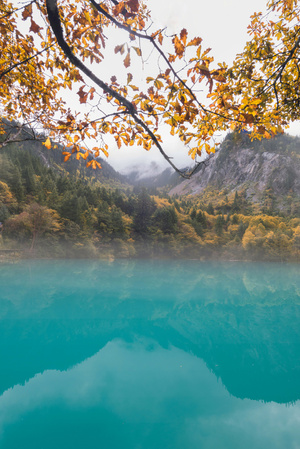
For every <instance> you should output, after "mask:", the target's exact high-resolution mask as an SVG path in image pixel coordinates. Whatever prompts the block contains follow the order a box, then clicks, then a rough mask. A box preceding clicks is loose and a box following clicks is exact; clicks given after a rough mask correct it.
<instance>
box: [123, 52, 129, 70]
mask: <svg viewBox="0 0 300 449" xmlns="http://www.w3.org/2000/svg"><path fill="white" fill-rule="evenodd" d="M124 66H125V67H126V69H127V67H129V66H130V53H129V51H128V53H127V56H126V58H125V59H124Z"/></svg>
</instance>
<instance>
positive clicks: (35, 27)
mask: <svg viewBox="0 0 300 449" xmlns="http://www.w3.org/2000/svg"><path fill="white" fill-rule="evenodd" d="M42 29H43V28H42V27H40V26H39V25H38V24H37V23H35V21H34V20H32V19H31V27H30V29H29V31H33V32H34V33H39V32H40V30H42Z"/></svg>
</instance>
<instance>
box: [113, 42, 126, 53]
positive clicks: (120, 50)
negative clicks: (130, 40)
mask: <svg viewBox="0 0 300 449" xmlns="http://www.w3.org/2000/svg"><path fill="white" fill-rule="evenodd" d="M124 46H125V44H122V45H117V46H116V47H115V53H116V54H117V53H119V52H120V53H121V55H122V54H123V53H124Z"/></svg>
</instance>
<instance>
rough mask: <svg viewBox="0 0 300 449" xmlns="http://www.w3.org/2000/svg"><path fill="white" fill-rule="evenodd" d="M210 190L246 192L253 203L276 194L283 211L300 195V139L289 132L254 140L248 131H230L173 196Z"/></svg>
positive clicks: (176, 187)
mask: <svg viewBox="0 0 300 449" xmlns="http://www.w3.org/2000/svg"><path fill="white" fill-rule="evenodd" d="M207 189H211V190H212V189H215V190H218V191H220V190H222V189H226V190H227V191H228V193H230V192H234V191H241V190H243V191H245V193H246V197H247V198H248V199H249V200H251V201H252V202H253V203H260V204H262V203H263V202H264V201H265V198H266V195H269V196H271V197H273V199H274V201H275V203H276V207H277V208H278V210H279V211H284V210H285V209H286V207H287V202H288V201H289V199H291V198H298V199H299V198H300V139H299V138H298V137H291V136H288V135H280V136H276V137H275V138H273V139H263V140H261V141H254V142H251V141H250V139H249V138H248V136H247V135H246V134H229V135H228V136H227V137H226V138H225V140H224V142H223V143H222V145H221V147H220V149H219V151H218V152H217V153H216V154H215V156H214V157H212V158H211V159H210V160H209V161H208V162H207V163H206V164H203V165H201V166H200V167H199V170H198V171H197V173H195V174H194V175H193V177H192V178H191V179H189V180H183V181H182V182H181V183H180V184H179V185H177V186H175V187H174V188H172V189H171V191H170V194H171V195H175V194H178V195H199V194H202V193H203V192H205V191H206V190H207Z"/></svg>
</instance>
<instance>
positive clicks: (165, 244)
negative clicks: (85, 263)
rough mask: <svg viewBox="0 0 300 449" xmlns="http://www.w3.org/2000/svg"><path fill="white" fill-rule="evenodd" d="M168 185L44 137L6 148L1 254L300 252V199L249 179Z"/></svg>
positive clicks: (289, 256)
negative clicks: (93, 161)
mask: <svg viewBox="0 0 300 449" xmlns="http://www.w3.org/2000/svg"><path fill="white" fill-rule="evenodd" d="M226 142H227V143H226ZM226 142H225V143H226V145H227V144H228V140H227V141H226ZM258 151H259V150H258ZM281 154H284V151H282V149H281ZM224 164H226V161H224ZM167 192H168V188H166V187H165V188H159V189H156V188H152V189H149V188H148V189H146V188H144V187H132V186H130V185H129V184H126V183H125V179H124V178H123V177H121V176H120V175H119V174H118V173H117V172H115V171H114V170H113V169H112V168H111V167H110V166H109V165H108V164H107V165H105V164H103V170H102V171H101V170H91V169H86V167H84V166H83V165H82V166H81V165H80V164H78V163H77V161H73V162H71V163H70V162H68V163H66V164H62V163H61V153H60V150H59V149H57V151H55V150H50V151H48V150H46V149H45V148H44V146H42V145H41V144H39V143H37V142H36V143H34V144H32V143H29V142H27V143H24V144H18V146H17V144H14V145H13V146H7V147H6V149H5V150H4V149H3V150H2V151H1V154H0V222H1V225H0V257H2V258H5V257H7V255H8V254H10V253H9V252H8V251H5V250H10V249H16V251H17V253H19V255H20V256H21V257H29V256H32V257H58V258H65V257H96V258H99V257H100V258H117V257H174V256H175V257H185V258H197V259H205V258H214V257H218V258H220V257H221V258H224V259H239V260H240V259H245V260H249V259H253V260H255V259H265V260H291V261H298V260H299V259H300V218H299V207H296V202H295V200H294V199H293V203H291V204H294V206H293V207H290V208H289V209H285V210H282V211H280V210H278V209H276V208H275V207H273V206H274V204H275V203H274V201H272V198H271V197H270V198H268V197H266V198H265V201H264V202H262V203H254V202H253V201H251V197H250V198H249V195H248V194H247V192H248V191H247V189H246V188H245V185H242V184H241V185H240V186H239V188H238V189H229V187H222V183H221V184H220V186H219V188H218V189H217V188H216V186H214V185H213V184H212V185H211V188H210V189H206V190H204V191H203V192H202V193H201V194H198V195H181V196H180V195H173V196H169V195H168V193H167ZM288 193H289V192H288Z"/></svg>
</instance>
